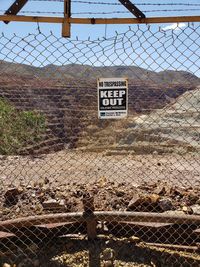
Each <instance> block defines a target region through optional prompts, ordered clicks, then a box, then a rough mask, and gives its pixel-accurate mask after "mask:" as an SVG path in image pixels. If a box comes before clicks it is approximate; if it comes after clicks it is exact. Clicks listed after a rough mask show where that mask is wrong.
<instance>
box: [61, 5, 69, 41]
mask: <svg viewBox="0 0 200 267" xmlns="http://www.w3.org/2000/svg"><path fill="white" fill-rule="evenodd" d="M70 17H71V0H64V22H63V24H62V37H70V35H71V24H70V22H69V18H70Z"/></svg>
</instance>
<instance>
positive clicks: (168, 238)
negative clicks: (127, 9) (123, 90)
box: [0, 23, 200, 267]
mask: <svg viewBox="0 0 200 267" xmlns="http://www.w3.org/2000/svg"><path fill="white" fill-rule="evenodd" d="M199 44H200V26H199V24H197V23H194V24H187V25H185V24H179V25H176V24H173V25H172V29H170V27H164V28H160V27H158V26H147V25H145V26H136V27H133V28H129V29H128V30H127V31H126V32H125V33H121V34H119V33H116V35H115V36H114V37H112V38H107V39H99V40H90V39H88V40H79V39H78V38H77V39H76V40H71V39H64V38H60V37H57V36H56V35H54V34H53V33H49V34H43V33H41V32H38V33H36V34H29V35H26V36H23V37H22V36H17V35H13V36H9V35H6V34H3V33H2V34H1V35H0V60H1V61H0V74H1V76H0V155H1V156H0V218H1V222H0V266H4V267H8V266H12V267H14V266H15V267H22V266H26V267H28V266H35V267H36V266H48V267H50V266H55V267H56V266H95V267H97V266H104V267H106V266H107V267H108V266H127V267H129V266H163V267H166V266H199V265H200V256H199V243H200V226H199V224H200V216H199V215H200V193H199V185H200V179H199V177H200V157H199V151H200V113H199V112H200V78H199V77H200V70H199V67H200V57H199V55H200V47H199ZM102 77H103V78H106V77H108V78H112V77H126V78H128V83H129V85H128V86H129V93H128V117H127V118H125V119H119V120H114V119H113V120H101V119H98V103H97V78H102Z"/></svg>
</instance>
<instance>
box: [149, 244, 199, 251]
mask: <svg viewBox="0 0 200 267" xmlns="http://www.w3.org/2000/svg"><path fill="white" fill-rule="evenodd" d="M145 245H147V246H152V247H158V248H163V249H171V250H177V251H187V252H194V251H197V250H198V246H185V245H174V244H164V243H148V242H145Z"/></svg>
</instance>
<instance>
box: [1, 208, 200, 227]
mask: <svg viewBox="0 0 200 267" xmlns="http://www.w3.org/2000/svg"><path fill="white" fill-rule="evenodd" d="M91 217H92V219H95V220H96V221H107V222H115V221H116V222H120V221H123V222H159V223H176V224H198V225H199V224H200V216H199V215H175V214H174V215H169V214H165V213H151V212H129V211H105V212H104V211H96V212H94V213H93V214H91ZM88 218H89V215H87V216H85V213H84V212H77V213H76V212H74V213H60V214H59V213H58V214H48V215H38V216H37V215H35V216H30V217H25V218H18V219H13V220H8V221H1V222H0V230H1V231H4V230H6V229H11V228H22V227H30V226H33V225H40V224H46V223H56V222H86V221H87V220H88Z"/></svg>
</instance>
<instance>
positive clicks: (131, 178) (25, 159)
mask: <svg viewBox="0 0 200 267" xmlns="http://www.w3.org/2000/svg"><path fill="white" fill-rule="evenodd" d="M45 178H48V179H49V180H50V182H51V183H53V184H54V185H56V186H58V185H65V183H70V184H72V186H73V183H74V182H78V183H80V184H85V183H87V184H88V185H89V184H93V183H94V182H98V181H99V180H101V179H104V180H106V181H110V182H115V183H121V182H126V183H128V184H130V185H132V186H133V185H134V186H137V185H140V184H141V183H144V182H145V183H148V184H151V183H155V182H158V181H161V182H167V183H170V184H172V185H176V186H183V187H185V186H191V187H198V186H199V185H200V179H199V178H200V156H199V155H198V154H187V155H177V154H169V155H156V154H153V155H119V156H116V155H114V156H106V155H105V153H85V152H81V151H75V150H64V151H60V152H57V153H53V154H49V155H42V156H39V157H31V156H8V157H5V156H0V179H1V187H5V186H8V185H9V186H18V185H19V184H21V183H25V184H26V185H31V184H32V183H34V182H36V181H39V180H41V179H45Z"/></svg>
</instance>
